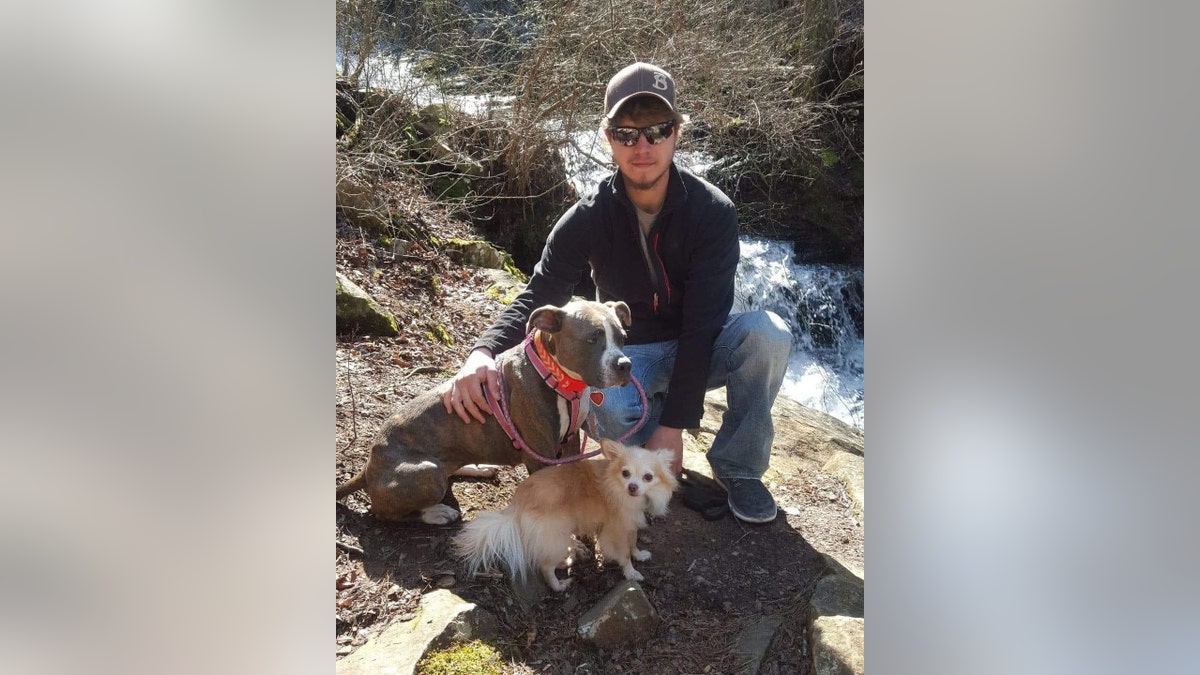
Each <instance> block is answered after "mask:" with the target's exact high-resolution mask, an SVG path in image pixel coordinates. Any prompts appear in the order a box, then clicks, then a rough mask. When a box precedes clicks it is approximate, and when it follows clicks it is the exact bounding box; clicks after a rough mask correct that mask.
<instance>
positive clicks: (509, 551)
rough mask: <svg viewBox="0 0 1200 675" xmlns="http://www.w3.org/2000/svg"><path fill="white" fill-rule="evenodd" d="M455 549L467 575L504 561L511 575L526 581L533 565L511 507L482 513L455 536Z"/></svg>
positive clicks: (494, 566)
mask: <svg viewBox="0 0 1200 675" xmlns="http://www.w3.org/2000/svg"><path fill="white" fill-rule="evenodd" d="M454 551H455V553H456V554H457V555H458V556H459V557H460V558H462V559H463V564H464V565H465V566H466V569H467V574H468V575H474V574H475V573H476V572H479V571H480V570H485V569H494V568H496V566H497V564H501V565H503V566H504V567H505V568H506V569H507V570H508V574H509V576H511V577H513V578H515V579H517V580H518V581H524V580H525V574H526V573H527V572H528V570H529V566H530V563H529V558H528V556H527V555H526V554H525V546H524V544H523V543H522V541H521V530H520V528H519V527H518V526H517V517H516V513H515V512H513V511H512V510H510V509H505V510H503V511H483V512H481V513H479V515H477V516H475V519H474V520H472V521H471V522H469V523H467V524H465V525H463V527H462V530H460V531H459V533H458V535H457V536H455V537H454Z"/></svg>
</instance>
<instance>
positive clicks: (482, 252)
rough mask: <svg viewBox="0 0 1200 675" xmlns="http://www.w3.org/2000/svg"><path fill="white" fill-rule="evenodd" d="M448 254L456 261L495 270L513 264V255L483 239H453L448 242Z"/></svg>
mask: <svg viewBox="0 0 1200 675" xmlns="http://www.w3.org/2000/svg"><path fill="white" fill-rule="evenodd" d="M446 248H447V249H448V250H447V255H449V256H450V259H451V260H453V261H454V262H458V263H463V264H464V265H474V266H475V267H486V268H488V269H493V270H502V269H504V266H505V263H507V264H508V265H509V266H510V267H511V266H512V256H510V255H508V254H507V253H505V252H503V251H501V250H499V249H497V248H496V247H495V246H492V245H491V244H489V243H487V242H486V241H482V240H478V239H476V240H466V239H451V240H450V241H447V242H446Z"/></svg>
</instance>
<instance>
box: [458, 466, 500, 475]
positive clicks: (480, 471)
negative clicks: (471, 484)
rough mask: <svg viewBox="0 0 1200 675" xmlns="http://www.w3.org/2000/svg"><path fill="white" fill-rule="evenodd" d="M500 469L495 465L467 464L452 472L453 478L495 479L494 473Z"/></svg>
mask: <svg viewBox="0 0 1200 675" xmlns="http://www.w3.org/2000/svg"><path fill="white" fill-rule="evenodd" d="M499 470H500V467H498V466H496V465H495V464H467V465H465V466H463V467H462V468H460V469H459V470H458V471H455V472H454V475H455V476H467V477H468V478H495V477H496V472H497V471H499Z"/></svg>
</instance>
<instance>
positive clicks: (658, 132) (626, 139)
mask: <svg viewBox="0 0 1200 675" xmlns="http://www.w3.org/2000/svg"><path fill="white" fill-rule="evenodd" d="M674 131H675V120H667V121H666V122H663V123H662V124H654V125H651V126H648V127H642V128H641V129H639V128H637V127H609V128H608V137H609V138H611V139H613V140H614V141H616V142H618V143H620V144H621V145H624V146H625V147H627V148H632V147H633V146H635V145H637V142H638V135H639V134H640V135H642V136H645V137H646V142H647V143H649V144H650V145H658V144H659V143H662V142H663V141H665V140H667V139H668V138H670V137H671V134H672V133H674Z"/></svg>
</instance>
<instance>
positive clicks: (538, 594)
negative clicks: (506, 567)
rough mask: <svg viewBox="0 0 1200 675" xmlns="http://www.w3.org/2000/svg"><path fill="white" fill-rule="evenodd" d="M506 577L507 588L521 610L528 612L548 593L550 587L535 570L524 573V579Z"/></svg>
mask: <svg viewBox="0 0 1200 675" xmlns="http://www.w3.org/2000/svg"><path fill="white" fill-rule="evenodd" d="M506 578H507V579H508V590H510V591H511V592H512V595H513V598H515V599H516V601H517V605H518V606H520V608H521V611H523V612H528V611H529V610H530V609H532V608H533V607H534V606H535V605H537V604H538V603H539V602H541V601H542V599H543V598H545V597H546V596H547V595H549V594H550V587H549V586H547V585H546V582H544V581H542V575H541V574H540V573H537V572H533V573H530V574H526V575H525V578H524V579H521V580H518V579H513V578H511V577H507V576H506Z"/></svg>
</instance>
